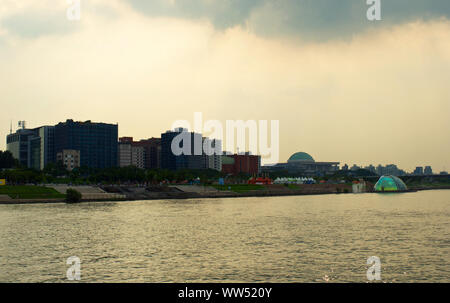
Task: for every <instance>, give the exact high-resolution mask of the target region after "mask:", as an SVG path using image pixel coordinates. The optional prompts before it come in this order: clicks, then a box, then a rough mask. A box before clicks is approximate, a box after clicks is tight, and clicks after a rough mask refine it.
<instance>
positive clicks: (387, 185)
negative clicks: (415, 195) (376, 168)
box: [374, 176, 408, 192]
mask: <svg viewBox="0 0 450 303" xmlns="http://www.w3.org/2000/svg"><path fill="white" fill-rule="evenodd" d="M374 189H375V191H378V192H395V191H405V190H408V187H407V186H406V184H405V183H404V182H403V181H402V180H401V179H400V178H398V177H396V176H381V177H380V179H379V180H378V182H377V183H376V184H375V186H374Z"/></svg>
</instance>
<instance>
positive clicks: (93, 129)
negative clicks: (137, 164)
mask: <svg viewBox="0 0 450 303" xmlns="http://www.w3.org/2000/svg"><path fill="white" fill-rule="evenodd" d="M63 150H77V151H79V152H80V166H85V167H89V168H110V167H117V165H118V125H117V124H106V123H93V122H91V121H86V122H75V121H73V120H67V121H66V122H62V123H59V124H57V125H56V126H55V153H60V152H62V151H63Z"/></svg>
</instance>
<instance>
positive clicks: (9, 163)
mask: <svg viewBox="0 0 450 303" xmlns="http://www.w3.org/2000/svg"><path fill="white" fill-rule="evenodd" d="M18 166H19V161H18V160H17V159H15V158H14V157H13V154H12V153H11V152H10V151H8V150H7V151H4V152H3V151H1V150H0V168H13V167H18Z"/></svg>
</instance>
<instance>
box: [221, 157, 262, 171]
mask: <svg viewBox="0 0 450 303" xmlns="http://www.w3.org/2000/svg"><path fill="white" fill-rule="evenodd" d="M260 168H261V156H254V155H250V154H249V153H245V154H239V155H238V154H234V155H226V156H223V157H222V172H224V173H227V174H233V175H238V174H239V173H244V174H250V175H254V174H258V173H259V172H260Z"/></svg>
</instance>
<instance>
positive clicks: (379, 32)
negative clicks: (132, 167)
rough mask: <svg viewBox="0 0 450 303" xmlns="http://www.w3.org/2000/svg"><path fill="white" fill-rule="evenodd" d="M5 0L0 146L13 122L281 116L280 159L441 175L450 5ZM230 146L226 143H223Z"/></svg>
mask: <svg viewBox="0 0 450 303" xmlns="http://www.w3.org/2000/svg"><path fill="white" fill-rule="evenodd" d="M69 6H70V4H68V3H67V2H66V0H40V1H35V0H2V1H0V106H1V107H0V138H3V139H2V140H0V150H1V149H5V148H6V135H7V134H8V133H9V130H10V124H11V122H12V124H13V130H15V129H16V128H17V121H19V120H25V121H26V122H27V126H28V127H30V128H31V127H38V126H42V125H53V124H56V123H58V122H61V121H65V120H66V119H74V120H79V121H84V120H92V121H97V122H99V121H101V122H107V123H119V136H133V137H135V139H144V138H149V137H159V136H160V134H161V133H162V132H165V131H166V130H168V129H170V128H171V126H172V124H173V122H174V121H176V120H188V121H193V118H194V112H201V113H202V114H203V119H204V120H220V121H222V122H223V123H225V121H226V120H255V121H259V120H269V121H270V120H278V121H279V125H280V136H279V140H280V159H279V160H280V161H281V162H283V161H286V160H287V159H288V158H289V156H290V155H291V154H293V153H295V152H297V151H304V152H307V153H309V154H311V155H312V156H313V157H314V158H315V160H316V161H339V162H341V163H342V164H344V163H347V164H349V165H353V164H358V165H368V164H373V165H378V164H382V165H386V164H391V163H394V164H397V165H398V166H399V167H400V168H403V169H405V170H407V171H411V170H413V169H414V168H415V167H416V166H425V165H431V166H432V167H433V169H434V171H435V172H439V171H442V170H444V169H445V170H447V171H448V170H450V156H449V155H450V132H449V130H450V119H449V113H450V88H449V82H448V80H449V79H450V1H448V0H428V1H425V0H423V1H421V0H381V17H382V20H381V21H368V20H367V18H366V12H367V9H368V8H369V6H368V5H367V4H366V1H365V0H339V1H334V0H296V1H294V0H292V1H291V0H270V1H269V0H240V1H238V0H221V1H219V0H152V1H141V0H81V19H80V20H79V21H70V20H68V19H67V17H66V11H67V9H68V8H69ZM225 140H226V139H225Z"/></svg>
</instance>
